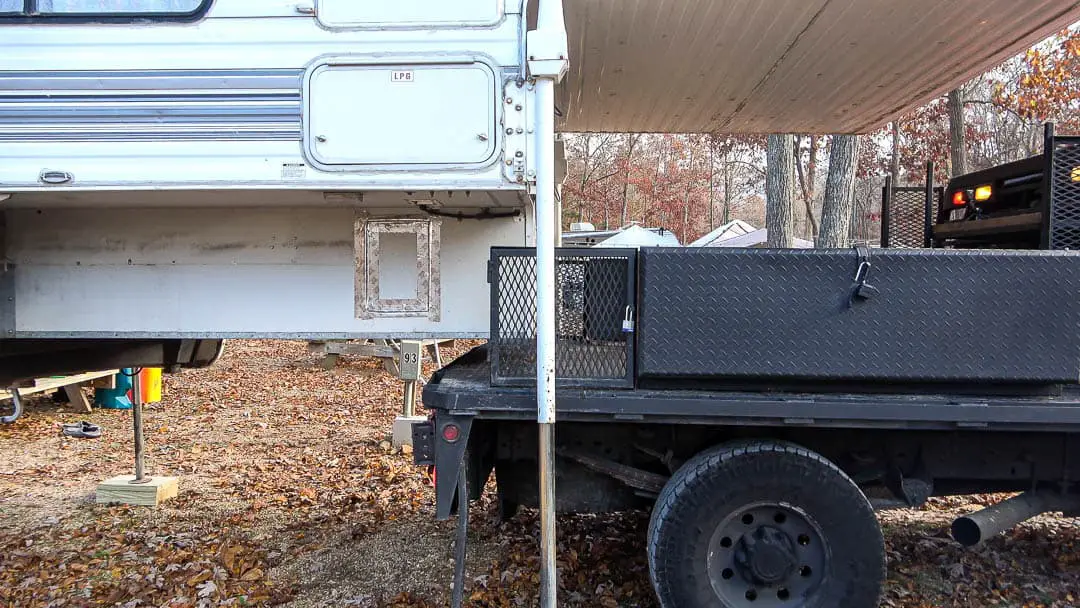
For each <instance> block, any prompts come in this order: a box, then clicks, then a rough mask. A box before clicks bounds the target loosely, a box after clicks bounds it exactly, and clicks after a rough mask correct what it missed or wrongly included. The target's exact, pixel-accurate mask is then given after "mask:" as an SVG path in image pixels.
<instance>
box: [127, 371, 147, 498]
mask: <svg viewBox="0 0 1080 608" xmlns="http://www.w3.org/2000/svg"><path fill="white" fill-rule="evenodd" d="M142 406H143V402H142V372H141V371H139V372H135V375H134V376H132V378H131V420H132V427H134V428H133V430H134V432H135V479H132V480H131V481H130V482H128V483H138V484H143V483H149V482H150V481H152V478H151V477H147V476H146V464H145V458H144V456H145V454H146V447H145V445H143V420H142V413H143V412H142Z"/></svg>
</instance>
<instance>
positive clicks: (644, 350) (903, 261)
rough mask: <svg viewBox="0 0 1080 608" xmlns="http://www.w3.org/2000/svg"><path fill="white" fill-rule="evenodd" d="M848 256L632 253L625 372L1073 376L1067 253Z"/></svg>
mask: <svg viewBox="0 0 1080 608" xmlns="http://www.w3.org/2000/svg"><path fill="white" fill-rule="evenodd" d="M860 251H861V253H860V252H857V251H856V250H854V249H852V250H770V249H722V248H700V249H698V248H684V249H667V248H663V249H658V248H643V249H642V250H641V252H640V254H639V264H640V266H639V268H640V298H639V310H638V313H639V314H638V345H637V355H638V364H637V367H638V375H639V377H641V378H657V379H661V378H671V379H679V378H681V379H711V380H719V381H731V380H751V379H752V380H756V381H769V380H784V381H812V382H822V381H826V382H830V381H855V382H866V381H871V382H897V383H929V382H946V383H987V382H993V383H1016V384H1027V383H1040V384H1050V383H1059V382H1076V381H1077V376H1078V373H1080V372H1078V368H1080V339H1078V338H1080V336H1078V330H1080V254H1075V253H1069V252H1060V251H929V250H882V249H874V250H860ZM862 262H868V263H869V265H868V266H864V268H863V272H864V275H863V277H862V279H863V281H862V282H863V283H865V284H866V285H868V287H863V288H862V289H861V290H860V291H861V292H862V294H861V296H860V295H855V294H854V293H853V292H854V290H855V288H856V286H857V284H858V283H859V280H858V279H857V278H856V274H857V272H858V270H859V268H860V265H861V264H862Z"/></svg>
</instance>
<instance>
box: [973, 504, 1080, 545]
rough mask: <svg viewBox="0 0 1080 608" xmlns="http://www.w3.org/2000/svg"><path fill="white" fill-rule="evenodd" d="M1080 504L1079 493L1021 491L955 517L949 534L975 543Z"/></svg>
mask: <svg viewBox="0 0 1080 608" xmlns="http://www.w3.org/2000/svg"><path fill="white" fill-rule="evenodd" d="M1078 508H1080V496H1075V495H1066V496H1062V495H1061V494H1058V493H1055V492H1048V491H1033V492H1024V493H1023V494H1020V495H1018V496H1014V497H1012V498H1010V499H1008V500H1003V501H1001V502H999V503H997V504H996V505H991V506H989V507H986V508H985V509H983V510H981V511H976V512H975V513H972V514H970V515H965V516H963V517H958V518H956V520H955V521H953V523H952V537H953V539H955V540H956V542H958V543H960V544H961V545H964V546H965V547H977V546H979V545H981V544H982V543H983V542H985V541H986V540H988V539H990V538H993V537H994V536H997V535H998V534H1000V533H1002V532H1004V531H1006V530H1009V529H1012V528H1013V527H1014V526H1016V525H1017V524H1019V523H1021V522H1024V521H1027V520H1029V519H1031V518H1032V517H1035V516H1036V515H1042V514H1043V513H1047V512H1049V511H1073V510H1076V509H1078Z"/></svg>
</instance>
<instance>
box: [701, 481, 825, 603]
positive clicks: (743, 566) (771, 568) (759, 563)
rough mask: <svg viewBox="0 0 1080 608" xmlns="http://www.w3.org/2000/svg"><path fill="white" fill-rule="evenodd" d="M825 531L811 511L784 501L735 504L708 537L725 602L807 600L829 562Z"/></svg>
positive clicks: (712, 572) (713, 577)
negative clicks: (710, 536)
mask: <svg viewBox="0 0 1080 608" xmlns="http://www.w3.org/2000/svg"><path fill="white" fill-rule="evenodd" d="M829 558H830V551H829V546H828V544H827V543H826V541H825V535H824V534H822V532H821V528H820V527H819V526H818V524H817V522H815V521H814V519H813V518H812V517H810V516H809V515H807V514H806V513H805V512H804V511H802V510H801V509H798V508H797V507H794V506H792V505H788V504H784V503H758V504H753V505H748V506H746V507H743V508H741V509H737V510H735V511H734V512H733V513H731V514H730V515H728V516H727V517H725V518H724V519H723V521H721V522H720V525H718V526H717V527H716V531H715V532H713V535H712V538H711V539H710V541H709V554H708V560H707V562H708V563H707V568H708V573H709V580H710V582H711V583H712V588H713V591H714V592H715V593H716V595H717V597H718V598H719V599H720V600H721V601H722V602H723V604H724V605H725V606H740V607H742V606H753V607H755V608H772V607H777V608H779V607H794V606H805V605H807V604H810V603H811V602H812V601H813V600H814V599H815V598H816V597H817V595H818V593H819V592H820V591H821V587H822V585H821V583H822V581H823V580H824V579H825V573H826V572H827V570H828V566H829Z"/></svg>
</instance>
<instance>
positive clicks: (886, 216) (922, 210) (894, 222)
mask: <svg viewBox="0 0 1080 608" xmlns="http://www.w3.org/2000/svg"><path fill="white" fill-rule="evenodd" d="M891 190H892V192H891V196H890V192H889V187H888V186H886V187H885V188H884V189H883V190H882V204H881V208H882V223H881V246H882V247H895V248H903V249H922V248H926V247H929V246H930V234H929V227H930V224H929V221H928V218H929V217H930V215H928V214H932V213H933V212H934V211H935V210H936V209H937V207H938V205H940V201H941V198H942V197H943V196H944V193H945V190H944V189H943V188H934V189H933V190H932V194H931V201H930V205H927V190H926V187H925V186H901V187H896V188H892V189H891Z"/></svg>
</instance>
